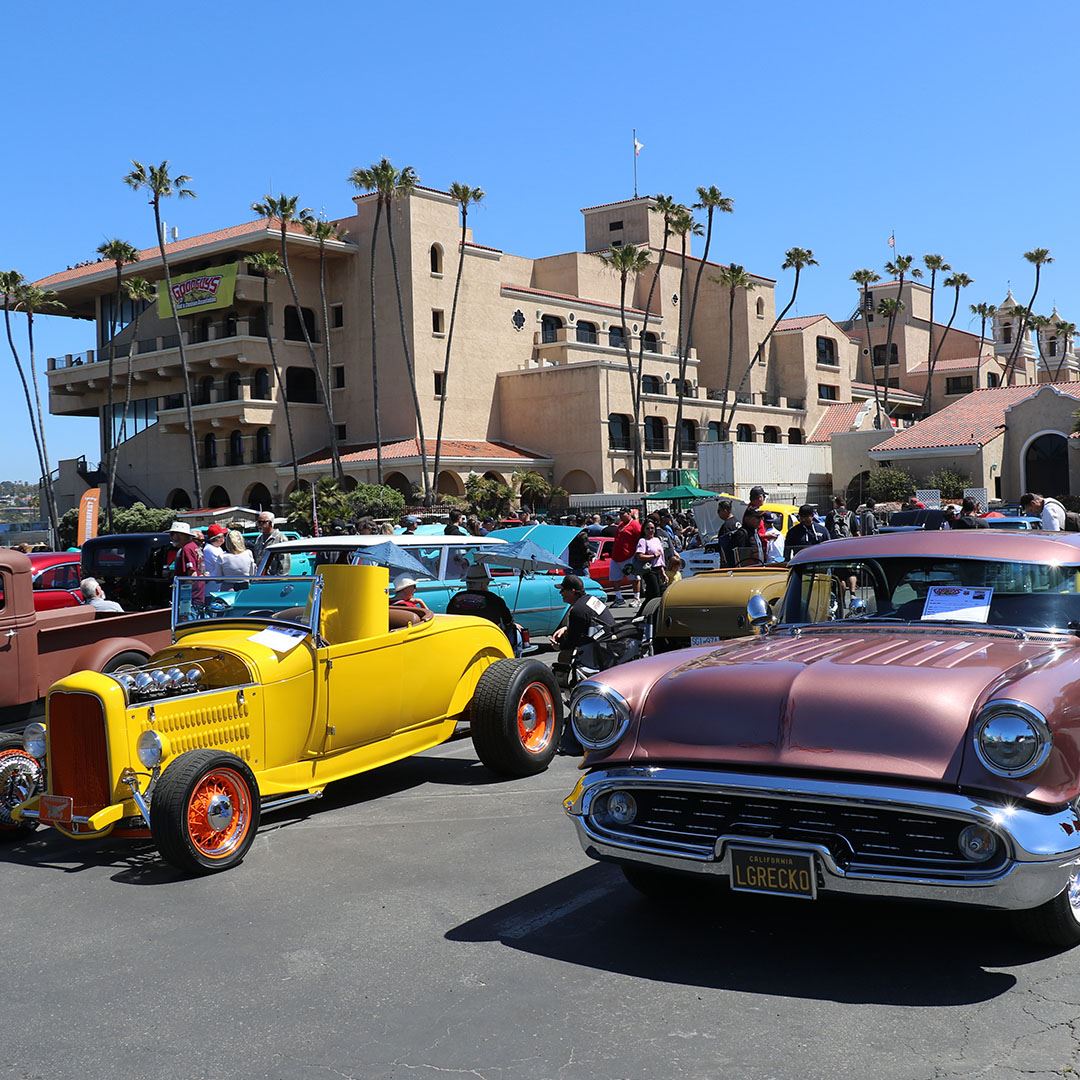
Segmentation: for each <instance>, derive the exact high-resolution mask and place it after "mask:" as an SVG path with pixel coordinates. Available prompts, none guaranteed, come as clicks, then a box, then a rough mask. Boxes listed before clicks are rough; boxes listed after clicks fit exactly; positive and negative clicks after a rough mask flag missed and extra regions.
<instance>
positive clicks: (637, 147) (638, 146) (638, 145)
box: [634, 139, 645, 157]
mask: <svg viewBox="0 0 1080 1080" xmlns="http://www.w3.org/2000/svg"><path fill="white" fill-rule="evenodd" d="M644 149H645V144H644V143H643V142H638V141H637V139H635V140H634V157H639V156H640V154H641V151H642V150H644Z"/></svg>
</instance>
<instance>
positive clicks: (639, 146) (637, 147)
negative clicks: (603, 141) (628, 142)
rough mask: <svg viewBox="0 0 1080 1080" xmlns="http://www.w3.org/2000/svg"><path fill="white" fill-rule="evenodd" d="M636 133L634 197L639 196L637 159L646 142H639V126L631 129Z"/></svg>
mask: <svg viewBox="0 0 1080 1080" xmlns="http://www.w3.org/2000/svg"><path fill="white" fill-rule="evenodd" d="M631 130H632V131H633V133H634V198H635V199H636V198H637V159H638V155H639V154H640V153H641V151H642V150H644V149H645V144H644V143H640V142H638V137H637V128H632V129H631Z"/></svg>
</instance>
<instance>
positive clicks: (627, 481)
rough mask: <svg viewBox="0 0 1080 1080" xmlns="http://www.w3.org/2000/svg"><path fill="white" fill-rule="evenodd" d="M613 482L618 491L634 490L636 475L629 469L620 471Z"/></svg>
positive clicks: (612, 479)
mask: <svg viewBox="0 0 1080 1080" xmlns="http://www.w3.org/2000/svg"><path fill="white" fill-rule="evenodd" d="M611 481H612V483H613V484H614V485H615V488H616V489H617V490H618V491H633V490H634V474H633V473H632V472H631V471H630V470H629V469H620V470H619V471H618V472H617V473H616V474H615V475H614V476H613V477H612V478H611Z"/></svg>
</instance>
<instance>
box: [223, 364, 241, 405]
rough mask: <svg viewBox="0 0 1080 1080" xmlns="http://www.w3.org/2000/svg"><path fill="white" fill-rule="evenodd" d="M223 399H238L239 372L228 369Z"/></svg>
mask: <svg viewBox="0 0 1080 1080" xmlns="http://www.w3.org/2000/svg"><path fill="white" fill-rule="evenodd" d="M225 400H226V401H239V400H240V372H239V371H230V372H229V374H228V375H226V376H225Z"/></svg>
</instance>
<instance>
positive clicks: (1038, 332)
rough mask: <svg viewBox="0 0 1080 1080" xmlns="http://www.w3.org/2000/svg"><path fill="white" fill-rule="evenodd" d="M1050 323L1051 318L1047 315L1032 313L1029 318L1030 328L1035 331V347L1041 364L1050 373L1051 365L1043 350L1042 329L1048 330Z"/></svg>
mask: <svg viewBox="0 0 1080 1080" xmlns="http://www.w3.org/2000/svg"><path fill="white" fill-rule="evenodd" d="M1049 325H1050V319H1049V318H1048V317H1047V316H1046V315H1032V316H1031V318H1030V319H1028V329H1029V330H1034V331H1035V348H1036V350H1037V351H1038V354H1039V360H1040V361H1041V366H1042V368H1043V369H1044V370H1045V371H1046V372H1047V373H1049V371H1050V367H1049V365H1048V364H1047V363H1046V354H1045V353H1044V352H1043V335H1042V331H1044V330H1046V329H1047V327H1049Z"/></svg>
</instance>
